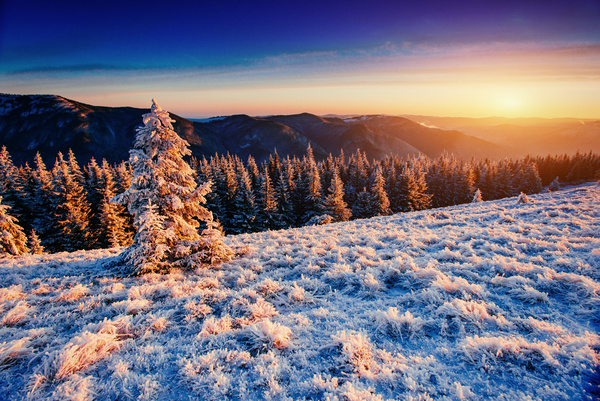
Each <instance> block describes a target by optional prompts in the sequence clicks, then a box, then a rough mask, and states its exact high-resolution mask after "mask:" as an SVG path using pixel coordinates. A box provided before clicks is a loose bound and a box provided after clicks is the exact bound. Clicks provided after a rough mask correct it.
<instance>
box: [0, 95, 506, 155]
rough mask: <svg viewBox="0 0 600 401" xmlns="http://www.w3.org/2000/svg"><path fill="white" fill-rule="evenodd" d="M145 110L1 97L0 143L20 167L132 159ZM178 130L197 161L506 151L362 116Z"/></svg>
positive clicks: (222, 121) (246, 119)
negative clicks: (64, 160)
mask: <svg viewBox="0 0 600 401" xmlns="http://www.w3.org/2000/svg"><path fill="white" fill-rule="evenodd" d="M147 112H148V110H147V109H136V108H131V107H115V108H111V107H100V106H92V105H87V104H83V103H80V102H77V101H73V100H69V99H65V98H63V97H60V96H53V95H27V96H19V95H2V94H0V143H2V144H3V145H5V146H6V147H7V149H8V151H9V152H10V154H11V155H12V157H13V160H14V161H15V162H16V163H17V164H22V163H24V162H28V161H29V162H30V161H31V160H32V159H33V156H34V155H35V153H36V152H37V151H39V152H40V153H41V154H42V157H43V158H44V159H45V160H46V162H47V163H51V162H53V161H54V159H55V157H56V154H57V153H58V152H59V151H60V152H63V153H65V154H66V153H67V151H68V149H72V150H73V151H74V152H75V154H76V156H77V157H78V158H79V160H80V161H81V162H84V163H87V161H89V159H91V158H92V157H94V158H96V159H98V160H101V159H103V158H105V159H107V160H108V161H110V162H118V161H121V160H125V159H127V158H128V151H129V149H130V148H131V144H132V142H133V138H134V136H135V127H136V126H137V125H139V121H140V118H141V116H142V114H144V113H147ZM171 116H172V118H174V119H175V124H174V128H175V131H176V132H177V133H178V134H179V135H180V136H181V137H182V138H184V139H185V140H187V141H188V142H189V143H190V149H191V150H192V152H193V154H194V155H195V156H197V157H202V156H207V157H208V156H212V155H214V154H215V153H219V154H226V153H230V154H233V155H238V156H240V157H241V158H242V159H246V158H247V157H248V156H249V155H252V156H254V158H255V159H257V160H258V161H259V162H260V161H262V160H265V159H267V158H268V157H269V155H270V154H272V153H273V151H274V150H275V149H277V152H278V153H279V154H280V155H281V156H284V157H285V156H288V155H289V156H297V157H302V156H304V155H305V154H306V148H307V146H308V144H309V143H310V144H311V146H312V147H313V151H314V154H315V157H316V158H317V160H319V159H323V158H325V157H327V156H328V155H329V154H330V153H331V154H333V155H338V154H339V153H340V150H341V149H343V150H344V152H345V153H346V154H351V153H354V152H355V151H356V150H357V149H361V150H362V151H364V152H366V154H367V157H368V158H369V159H370V160H372V159H381V158H383V157H384V156H386V155H389V154H397V155H399V156H402V157H407V156H410V155H418V154H425V155H427V156H431V157H436V156H439V155H440V154H441V153H442V152H444V151H445V152H449V153H454V154H456V155H457V156H459V157H461V158H464V159H470V158H471V157H475V158H478V159H479V158H486V157H487V158H491V159H498V158H501V157H503V156H504V155H505V152H504V151H503V149H502V148H501V147H500V146H498V145H494V144H492V143H490V142H487V141H485V140H482V139H479V138H475V137H472V136H468V135H465V134H463V133H461V132H457V131H444V130H440V129H436V128H427V127H424V126H423V125H421V124H418V123H415V122H413V121H410V120H408V119H405V118H400V117H387V116H363V117H361V118H354V119H352V118H350V119H348V118H347V119H340V118H335V117H333V118H321V117H318V116H315V115H312V114H307V113H304V114H297V115H290V116H271V117H250V116H246V115H235V116H227V117H222V118H213V119H207V120H200V121H192V120H187V119H185V118H182V117H180V116H177V115H174V114H171Z"/></svg>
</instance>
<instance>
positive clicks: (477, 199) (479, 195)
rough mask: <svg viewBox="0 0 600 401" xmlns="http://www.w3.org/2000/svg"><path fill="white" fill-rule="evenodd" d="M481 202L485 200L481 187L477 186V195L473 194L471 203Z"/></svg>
mask: <svg viewBox="0 0 600 401" xmlns="http://www.w3.org/2000/svg"><path fill="white" fill-rule="evenodd" d="M479 202H483V197H482V196H481V191H480V190H479V188H477V191H475V195H473V200H472V201H471V203H479Z"/></svg>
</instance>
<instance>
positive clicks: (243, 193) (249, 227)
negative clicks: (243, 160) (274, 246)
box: [231, 166, 257, 234]
mask: <svg viewBox="0 0 600 401" xmlns="http://www.w3.org/2000/svg"><path fill="white" fill-rule="evenodd" d="M237 187H238V190H237V192H236V197H235V199H234V202H233V216H232V221H231V227H232V229H231V232H233V233H236V234H240V233H247V232H251V231H254V226H255V222H254V220H255V218H256V213H257V211H256V202H255V197H254V191H253V190H252V183H251V181H250V176H249V175H248V172H247V171H246V169H245V168H244V166H241V167H239V173H238V185H237Z"/></svg>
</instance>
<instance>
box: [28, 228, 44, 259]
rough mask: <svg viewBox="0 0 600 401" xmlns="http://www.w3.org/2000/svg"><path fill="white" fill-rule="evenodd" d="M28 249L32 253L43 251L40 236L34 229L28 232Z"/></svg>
mask: <svg viewBox="0 0 600 401" xmlns="http://www.w3.org/2000/svg"><path fill="white" fill-rule="evenodd" d="M29 249H30V251H31V253H32V254H34V255H41V254H42V253H44V247H43V246H42V243H41V241H40V238H39V237H38V236H37V234H36V233H35V230H31V232H30V234H29Z"/></svg>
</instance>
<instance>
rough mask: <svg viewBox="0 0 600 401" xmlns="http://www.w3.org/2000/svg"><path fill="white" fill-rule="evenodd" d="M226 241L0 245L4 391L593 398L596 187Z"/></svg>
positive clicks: (598, 231) (599, 201) (16, 395)
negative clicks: (198, 251)
mask: <svg viewBox="0 0 600 401" xmlns="http://www.w3.org/2000/svg"><path fill="white" fill-rule="evenodd" d="M529 199H530V200H531V202H528V203H518V202H517V198H516V197H514V198H509V199H504V200H499V201H493V202H478V203H472V204H466V205H461V206H455V207H451V208H445V209H437V210H426V211H421V212H413V213H404V214H397V215H393V216H388V217H378V218H373V219H369V220H357V221H352V222H344V223H336V224H327V225H323V226H314V227H303V228H298V229H292V230H287V231H269V232H264V233H258V234H242V235H238V236H230V237H226V238H225V241H226V242H227V244H228V245H230V246H231V247H232V248H234V249H235V250H236V252H237V254H238V255H239V256H238V257H236V258H234V259H233V260H231V261H230V262H226V263H222V264H220V265H213V266H200V267H198V268H197V269H196V270H195V271H193V272H186V271H180V270H173V271H171V272H170V273H169V274H165V275H159V274H146V275H143V276H139V277H123V276H122V275H120V274H119V273H118V272H119V271H120V269H119V262H118V258H117V255H118V254H119V252H120V251H121V249H109V250H97V251H78V252H74V253H59V254H53V255H28V256H15V257H9V258H4V259H0V283H1V284H0V286H1V287H0V386H1V387H2V389H3V393H2V397H1V398H5V399H11V400H12V399H15V400H19V399H27V398H31V399H78V400H84V399H103V400H104V399H105V400H116V399H121V400H130V399H131V400H133V399H147V400H153V399H158V400H188V399H276V400H278V399H332V400H334V399H339V400H344V399H345V400H388V399H399V400H428V399H444V400H479V399H494V400H514V399H530V400H593V399H598V397H599V396H600V388H599V387H598V385H599V384H598V383H599V378H598V369H599V365H600V358H599V352H600V338H599V336H598V327H599V326H598V325H599V324H600V270H599V266H600V252H599V251H598V249H600V187H598V186H594V185H583V186H578V187H574V188H569V189H565V190H561V191H558V192H551V193H546V194H539V195H534V196H530V197H529Z"/></svg>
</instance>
